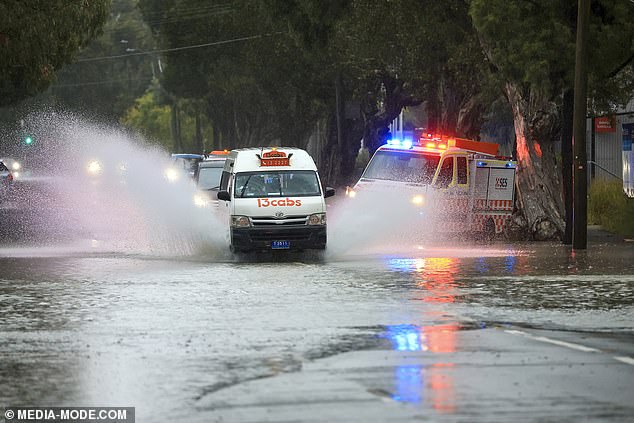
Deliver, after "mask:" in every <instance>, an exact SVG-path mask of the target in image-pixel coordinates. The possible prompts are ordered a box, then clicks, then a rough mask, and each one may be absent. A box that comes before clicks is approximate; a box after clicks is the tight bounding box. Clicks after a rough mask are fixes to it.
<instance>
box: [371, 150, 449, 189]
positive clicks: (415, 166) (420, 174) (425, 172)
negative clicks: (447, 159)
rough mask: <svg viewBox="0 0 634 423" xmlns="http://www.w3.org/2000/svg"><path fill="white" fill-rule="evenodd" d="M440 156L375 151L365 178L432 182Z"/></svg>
mask: <svg viewBox="0 0 634 423" xmlns="http://www.w3.org/2000/svg"><path fill="white" fill-rule="evenodd" d="M438 162H440V156H438V155H435V154H425V153H419V152H414V151H402V152H401V151H384V150H379V151H377V152H376V153H374V156H373V157H372V160H370V163H368V167H366V169H365V171H364V172H363V176H362V177H363V178H369V179H387V180H390V181H400V182H412V183H417V184H431V181H432V179H433V178H434V173H435V172H436V168H437V167H438Z"/></svg>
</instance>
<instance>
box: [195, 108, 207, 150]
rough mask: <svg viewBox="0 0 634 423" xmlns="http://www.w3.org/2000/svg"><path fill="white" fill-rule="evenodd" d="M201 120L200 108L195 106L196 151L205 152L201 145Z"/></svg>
mask: <svg viewBox="0 0 634 423" xmlns="http://www.w3.org/2000/svg"><path fill="white" fill-rule="evenodd" d="M202 126H203V123H202V120H201V119H200V109H199V108H198V107H196V134H195V135H194V137H195V138H196V140H195V141H196V153H199V154H202V153H204V152H205V147H204V146H203V131H202Z"/></svg>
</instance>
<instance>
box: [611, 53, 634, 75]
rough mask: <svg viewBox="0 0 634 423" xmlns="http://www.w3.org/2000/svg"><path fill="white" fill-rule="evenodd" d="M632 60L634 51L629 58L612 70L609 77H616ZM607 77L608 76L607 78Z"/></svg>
mask: <svg viewBox="0 0 634 423" xmlns="http://www.w3.org/2000/svg"><path fill="white" fill-rule="evenodd" d="M632 60H634V53H632V55H631V56H630V57H628V58H627V60H626V61H625V62H623V63H621V64H620V65H619V66H617V67H616V69H614V70H613V71H612V72H610V73H609V74H608V78H614V77H615V76H616V75H618V74H619V72H621V71H622V70H623V69H624V68H625V67H626V66H627V65H629V64H630V63H631V62H632ZM606 79H607V78H606Z"/></svg>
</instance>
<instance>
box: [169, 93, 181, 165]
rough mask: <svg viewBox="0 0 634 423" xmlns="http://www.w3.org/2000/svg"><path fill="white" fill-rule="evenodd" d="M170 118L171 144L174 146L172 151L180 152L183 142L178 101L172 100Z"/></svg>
mask: <svg viewBox="0 0 634 423" xmlns="http://www.w3.org/2000/svg"><path fill="white" fill-rule="evenodd" d="M171 106H172V119H171V122H170V123H171V125H170V126H171V129H172V145H173V148H174V153H181V152H182V150H183V144H182V142H181V128H180V116H179V110H178V103H177V102H176V101H174V102H173V103H172V104H171Z"/></svg>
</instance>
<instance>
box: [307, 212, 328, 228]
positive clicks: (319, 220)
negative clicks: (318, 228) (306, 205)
mask: <svg viewBox="0 0 634 423" xmlns="http://www.w3.org/2000/svg"><path fill="white" fill-rule="evenodd" d="M308 224H309V225H325V224H326V213H315V214H311V215H310V216H308Z"/></svg>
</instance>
